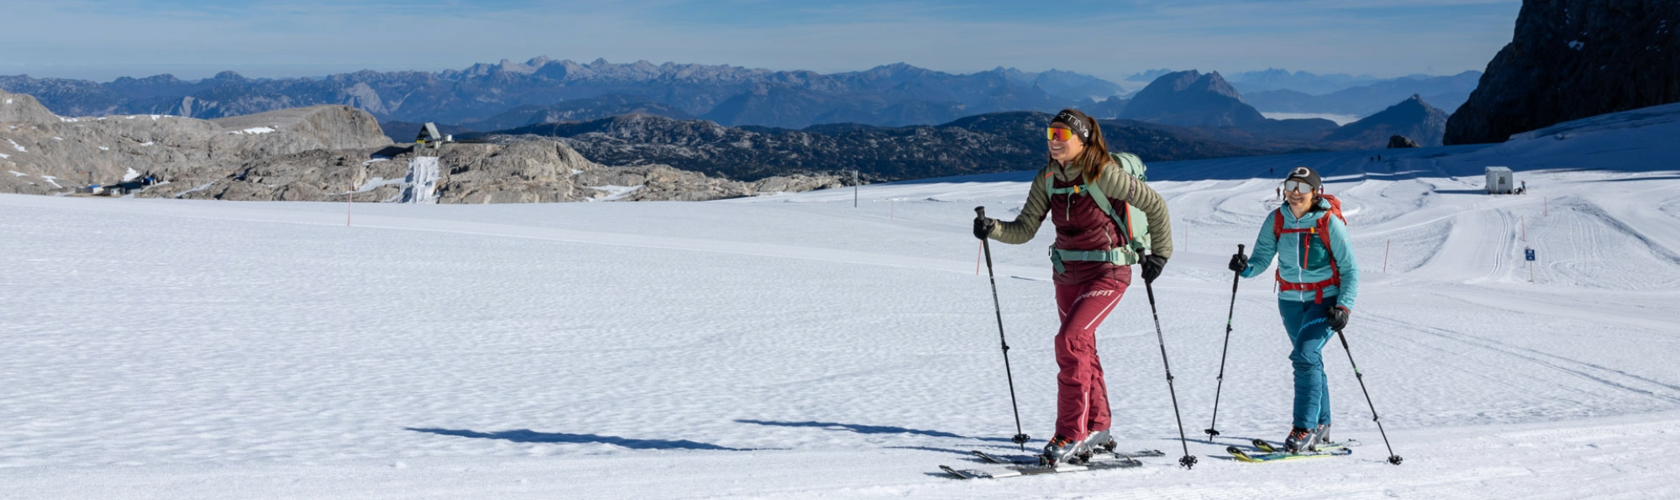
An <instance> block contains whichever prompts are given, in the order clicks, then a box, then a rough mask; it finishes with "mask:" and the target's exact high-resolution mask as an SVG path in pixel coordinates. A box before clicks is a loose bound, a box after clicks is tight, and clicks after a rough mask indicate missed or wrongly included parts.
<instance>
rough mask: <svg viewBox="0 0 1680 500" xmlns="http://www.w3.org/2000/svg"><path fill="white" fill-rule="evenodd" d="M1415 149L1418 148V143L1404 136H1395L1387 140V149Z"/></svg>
mask: <svg viewBox="0 0 1680 500" xmlns="http://www.w3.org/2000/svg"><path fill="white" fill-rule="evenodd" d="M1415 147H1419V146H1418V143H1417V142H1414V141H1412V140H1411V139H1409V138H1407V137H1406V136H1403V135H1396V136H1393V137H1389V138H1388V149H1404V148H1415Z"/></svg>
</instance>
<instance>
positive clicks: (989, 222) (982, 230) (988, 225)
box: [974, 217, 997, 240]
mask: <svg viewBox="0 0 1680 500" xmlns="http://www.w3.org/2000/svg"><path fill="white" fill-rule="evenodd" d="M996 226H997V219H992V218H988V217H975V218H974V237H975V238H980V239H982V240H983V239H986V235H989V234H992V228H993V227H996Z"/></svg>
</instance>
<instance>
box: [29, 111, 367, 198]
mask: <svg viewBox="0 0 1680 500" xmlns="http://www.w3.org/2000/svg"><path fill="white" fill-rule="evenodd" d="M8 100H9V101H11V104H4V103H5V102H6V101H8ZM31 102H33V99H32V98H30V97H29V96H27V95H21V94H6V93H0V106H3V107H5V108H11V107H19V108H20V109H18V110H16V111H15V112H13V111H9V112H6V114H5V116H3V117H0V118H4V119H0V123H3V125H4V128H0V141H3V142H0V168H4V169H6V170H8V172H6V174H7V175H4V176H0V192H15V193H34V194H49V193H62V192H66V191H68V190H70V189H72V186H76V185H81V184H84V183H86V182H87V181H89V180H90V179H91V180H92V181H93V182H95V183H99V184H107V185H108V184H112V183H115V182H118V181H120V180H122V179H123V178H124V177H130V176H132V175H131V174H130V172H134V173H137V174H149V175H152V176H154V177H157V178H160V179H164V180H176V179H179V180H183V181H195V180H202V179H213V178H218V177H224V176H227V175H230V174H232V173H233V171H234V170H235V169H237V168H238V167H239V166H240V165H243V164H245V163H246V162H250V161H254V160H258V159H261V158H268V157H273V156H280V155H289V154H295V153H301V152H305V151H311V150H318V149H330V148H333V147H344V146H354V147H371V146H377V145H389V144H390V143H391V142H390V140H389V139H388V138H386V137H385V136H384V133H383V132H382V131H381V130H380V129H379V125H378V123H377V122H376V121H374V119H373V117H372V116H370V115H368V114H367V113H366V112H362V111H357V110H354V109H351V108H347V107H344V106H315V107H310V108H302V109H297V110H285V111H278V112H273V113H263V114H259V115H252V116H249V117H242V118H243V119H244V120H246V121H244V122H234V123H231V125H234V126H238V127H241V128H233V129H230V128H228V127H224V126H222V125H221V124H219V123H217V122H213V121H206V120H196V119H191V118H180V117H174V116H165V115H127V116H107V117H97V118H62V117H59V116H55V115H53V114H51V113H44V114H43V113H42V111H44V110H42V109H31V108H32V107H31V106H29V105H28V104H27V103H31ZM5 108H0V109H5ZM36 108H38V106H36ZM258 124H261V125H258ZM245 125H251V126H245Z"/></svg>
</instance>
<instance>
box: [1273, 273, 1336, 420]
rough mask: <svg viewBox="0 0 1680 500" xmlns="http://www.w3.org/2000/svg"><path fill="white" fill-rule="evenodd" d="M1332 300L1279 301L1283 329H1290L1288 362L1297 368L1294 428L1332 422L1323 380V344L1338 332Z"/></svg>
mask: <svg viewBox="0 0 1680 500" xmlns="http://www.w3.org/2000/svg"><path fill="white" fill-rule="evenodd" d="M1335 307H1336V301H1335V300H1334V299H1333V298H1332V297H1325V298H1324V303H1322V304H1314V303H1312V302H1295V301H1292V300H1284V299H1278V312H1279V313H1281V314H1282V315H1283V327H1284V328H1285V329H1288V330H1289V344H1290V346H1291V347H1293V349H1291V350H1290V351H1289V362H1290V363H1291V364H1293V365H1294V367H1295V426H1296V427H1300V428H1303V429H1311V428H1314V427H1318V426H1319V425H1321V424H1329V423H1330V388H1329V386H1328V385H1327V384H1326V383H1325V379H1324V356H1323V355H1322V352H1323V350H1324V344H1326V343H1328V342H1330V336H1331V335H1335V333H1336V332H1334V331H1331V330H1330V310H1331V309H1334V308H1335Z"/></svg>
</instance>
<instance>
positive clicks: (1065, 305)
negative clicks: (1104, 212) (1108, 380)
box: [1056, 267, 1132, 440]
mask: <svg viewBox="0 0 1680 500" xmlns="http://www.w3.org/2000/svg"><path fill="white" fill-rule="evenodd" d="M1120 271H1121V272H1120V273H1118V276H1116V277H1112V278H1102V279H1097V280H1092V281H1088V282H1085V283H1080V284H1077V285H1056V307H1057V309H1058V310H1059V311H1060V312H1061V318H1062V328H1061V330H1059V331H1057V332H1056V365H1057V366H1059V367H1061V372H1059V373H1057V374H1056V385H1057V389H1056V434H1060V435H1062V437H1065V438H1069V439H1074V440H1079V439H1085V435H1086V434H1087V433H1090V432H1092V431H1100V430H1104V429H1107V428H1108V426H1109V415H1108V386H1107V384H1104V383H1103V369H1102V361H1101V360H1099V359H1098V358H1097V326H1099V325H1101V324H1102V322H1103V318H1106V317H1108V313H1109V312H1111V311H1113V310H1114V306H1115V305H1116V304H1119V303H1120V296H1121V295H1125V293H1126V286H1127V285H1130V284H1131V281H1132V273H1131V268H1130V267H1126V268H1121V270H1120Z"/></svg>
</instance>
